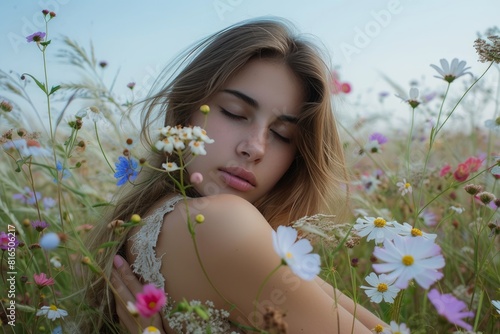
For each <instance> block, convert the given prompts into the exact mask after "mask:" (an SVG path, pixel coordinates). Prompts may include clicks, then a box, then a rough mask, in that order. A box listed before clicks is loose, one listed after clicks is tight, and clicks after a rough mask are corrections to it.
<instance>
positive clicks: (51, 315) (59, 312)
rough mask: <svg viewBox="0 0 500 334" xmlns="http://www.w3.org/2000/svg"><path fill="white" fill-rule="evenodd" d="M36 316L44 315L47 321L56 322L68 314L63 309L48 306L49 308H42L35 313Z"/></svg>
mask: <svg viewBox="0 0 500 334" xmlns="http://www.w3.org/2000/svg"><path fill="white" fill-rule="evenodd" d="M36 315H37V316H41V315H46V316H47V318H48V319H49V320H52V321H54V320H56V319H59V318H64V317H65V316H67V315H68V312H66V311H65V310H63V309H60V308H57V306H55V305H50V306H42V307H41V308H40V309H39V310H38V311H37V312H36Z"/></svg>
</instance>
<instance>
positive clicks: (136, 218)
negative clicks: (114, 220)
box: [130, 214, 141, 224]
mask: <svg viewBox="0 0 500 334" xmlns="http://www.w3.org/2000/svg"><path fill="white" fill-rule="evenodd" d="M130 222H131V223H133V224H139V223H140V222H141V216H139V215H138V214H133V215H132V217H130Z"/></svg>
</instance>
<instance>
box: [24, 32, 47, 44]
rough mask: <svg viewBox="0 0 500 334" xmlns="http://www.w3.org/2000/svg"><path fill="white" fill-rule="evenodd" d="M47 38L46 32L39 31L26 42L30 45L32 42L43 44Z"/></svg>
mask: <svg viewBox="0 0 500 334" xmlns="http://www.w3.org/2000/svg"><path fill="white" fill-rule="evenodd" d="M44 38H45V33H44V32H41V31H38V32H36V33H34V34H31V35H29V36H27V37H26V40H27V42H28V43H30V42H36V43H38V42H41V41H43V39H44Z"/></svg>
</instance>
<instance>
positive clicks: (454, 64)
mask: <svg viewBox="0 0 500 334" xmlns="http://www.w3.org/2000/svg"><path fill="white" fill-rule="evenodd" d="M440 63H441V67H438V66H437V65H434V64H431V67H432V68H433V69H435V70H436V71H437V72H438V73H439V74H440V76H438V75H435V76H434V77H436V78H438V79H443V80H444V81H446V82H449V83H452V82H453V81H454V80H455V79H456V78H459V77H461V76H463V75H466V74H470V75H472V73H470V72H465V71H467V70H468V69H469V68H470V67H467V68H465V65H466V64H467V63H466V62H465V60H462V61H459V60H458V59H457V58H453V60H452V61H451V64H449V63H448V61H447V60H446V59H441V60H440Z"/></svg>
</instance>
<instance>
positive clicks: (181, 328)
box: [166, 300, 238, 334]
mask: <svg viewBox="0 0 500 334" xmlns="http://www.w3.org/2000/svg"><path fill="white" fill-rule="evenodd" d="M189 305H190V306H191V307H192V308H193V309H194V308H195V307H199V306H201V305H202V304H201V302H200V301H198V300H192V301H190V302H189ZM204 306H205V307H204V309H205V311H206V313H207V315H208V320H204V319H202V318H201V317H200V316H199V315H198V314H197V313H196V312H174V313H170V312H169V313H170V314H168V315H167V316H166V318H167V319H168V324H169V326H170V328H171V329H173V330H174V331H175V332H176V333H187V334H205V333H208V332H207V330H210V333H213V334H218V333H219V334H223V333H229V331H230V325H229V322H228V321H227V318H228V317H229V312H227V311H226V310H223V309H216V308H215V306H214V303H213V302H212V301H209V300H207V301H206V302H205V305H204ZM233 333H235V334H238V333H236V332H233Z"/></svg>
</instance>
